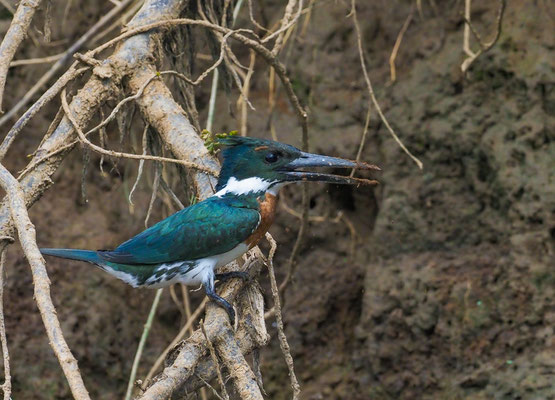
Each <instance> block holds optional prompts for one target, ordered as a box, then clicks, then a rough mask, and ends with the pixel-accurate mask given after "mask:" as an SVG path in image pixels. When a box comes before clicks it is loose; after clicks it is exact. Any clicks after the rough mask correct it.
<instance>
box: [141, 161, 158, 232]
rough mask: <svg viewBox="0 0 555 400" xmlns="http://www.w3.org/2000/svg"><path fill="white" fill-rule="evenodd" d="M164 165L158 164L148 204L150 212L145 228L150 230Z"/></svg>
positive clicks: (148, 211)
mask: <svg viewBox="0 0 555 400" xmlns="http://www.w3.org/2000/svg"><path fill="white" fill-rule="evenodd" d="M161 169H162V164H160V163H157V164H156V167H155V168H154V181H153V182H152V195H151V196H150V202H149V203H148V210H147V211H146V217H145V228H148V220H149V218H150V213H151V212H152V208H153V207H154V202H155V201H156V196H157V195H158V188H159V187H160V177H161V176H162V171H161Z"/></svg>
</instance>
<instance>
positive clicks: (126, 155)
mask: <svg viewBox="0 0 555 400" xmlns="http://www.w3.org/2000/svg"><path fill="white" fill-rule="evenodd" d="M61 100H62V106H63V108H64V112H65V113H66V116H67V118H68V119H69V120H70V121H71V123H72V124H73V127H74V128H75V131H76V132H77V134H78V136H79V139H80V141H81V142H82V143H83V144H85V145H87V146H88V147H90V148H91V149H92V150H94V151H96V152H97V153H100V154H105V155H108V156H112V157H119V158H130V159H133V160H150V161H160V162H171V163H175V164H180V165H183V166H186V167H188V168H193V169H196V170H199V171H203V172H206V173H208V174H211V175H214V176H217V172H216V171H213V170H212V169H210V168H207V167H205V166H202V165H199V164H197V163H193V162H189V161H185V160H178V159H175V158H167V157H158V156H149V155H138V154H130V153H122V152H119V151H114V150H106V149H103V148H102V147H100V146H97V145H95V144H94V143H92V142H91V141H90V140H89V139H87V137H86V136H85V134H84V133H83V131H82V130H81V128H80V127H79V124H77V121H76V120H75V117H74V116H73V113H72V112H71V110H70V109H69V105H68V103H67V99H66V90H65V88H64V89H63V90H62V96H61ZM97 128H98V127H97ZM94 129H96V128H94ZM91 131H92V130H91ZM91 131H89V132H87V133H90V132H91Z"/></svg>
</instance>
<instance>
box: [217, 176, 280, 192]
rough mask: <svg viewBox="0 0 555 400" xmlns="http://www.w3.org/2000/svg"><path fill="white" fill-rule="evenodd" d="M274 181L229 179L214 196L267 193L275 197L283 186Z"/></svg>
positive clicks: (253, 178)
mask: <svg viewBox="0 0 555 400" xmlns="http://www.w3.org/2000/svg"><path fill="white" fill-rule="evenodd" d="M275 182H276V181H267V180H265V179H262V178H258V177H252V178H247V179H241V180H237V179H236V178H235V177H233V176H232V177H231V178H229V180H228V181H227V183H226V184H225V186H224V187H223V188H222V189H220V190H219V191H218V192H217V193H216V194H215V195H214V196H218V197H222V196H224V195H226V194H228V193H230V194H234V195H238V196H240V195H244V194H248V193H266V192H269V193H271V194H273V195H277V192H278V191H279V189H280V188H281V186H283V184H282V183H275Z"/></svg>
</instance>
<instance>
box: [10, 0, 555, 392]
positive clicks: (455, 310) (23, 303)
mask: <svg viewBox="0 0 555 400" xmlns="http://www.w3.org/2000/svg"><path fill="white" fill-rule="evenodd" d="M6 2H7V3H10V4H13V2H11V1H8V0H7V1H6ZM58 3H59V4H58ZM74 3H75V4H71V5H70V6H69V7H70V11H69V15H70V18H68V19H67V20H64V21H63V23H55V24H53V25H52V41H51V42H50V43H44V41H43V35H41V33H40V32H39V31H42V30H43V26H42V25H43V22H42V18H43V16H44V10H42V11H41V13H40V15H39V16H38V17H37V19H36V21H35V22H34V24H33V28H32V32H33V34H32V35H31V38H30V39H27V41H26V42H24V44H23V45H22V46H21V49H20V50H19V51H18V53H17V56H16V59H26V58H33V57H43V56H46V55H51V54H56V53H59V52H61V51H63V50H64V49H65V48H67V47H68V44H70V43H73V42H74V41H75V40H76V39H77V38H78V37H79V36H80V35H82V34H83V33H84V32H85V31H86V30H87V29H88V27H89V26H90V25H92V24H93V23H94V22H96V21H97V20H98V18H99V17H100V16H101V15H103V14H104V13H105V12H106V11H107V10H109V9H110V8H111V7H112V6H113V5H111V4H110V2H108V1H106V2H103V1H80V2H74ZM278 3H279V2H275V1H268V0H265V1H260V2H254V15H255V17H256V19H257V20H258V21H259V22H260V23H262V24H263V25H268V26H269V25H272V24H273V23H274V22H275V20H276V19H277V18H278V17H277V15H278V14H277V13H276V10H281V9H282V6H283V5H282V4H280V3H279V4H278ZM370 3H371V4H370ZM413 3H414V4H413ZM463 3H464V2H463V1H445V2H435V1H421V2H418V1H417V2H409V1H395V2H389V1H373V2H368V1H359V4H358V7H357V9H358V20H359V23H360V26H361V30H362V35H361V37H362V43H363V49H364V52H365V54H366V62H367V67H368V72H369V75H370V78H371V79H372V82H373V85H374V89H375V91H376V94H377V97H378V100H379V101H380V104H381V106H382V108H383V111H384V113H385V114H386V116H387V118H388V120H389V122H390V123H391V125H392V127H393V128H394V129H395V131H396V133H397V134H398V135H399V137H400V139H401V140H402V141H403V143H404V144H405V145H406V146H407V147H408V148H409V150H410V151H411V152H412V153H413V154H414V155H415V156H416V157H418V158H419V159H420V160H421V161H422V162H423V164H424V169H423V170H420V169H418V167H417V166H416V164H415V163H414V162H413V161H412V160H411V159H410V158H409V157H408V156H407V155H406V154H405V153H404V152H403V151H402V150H401V148H400V147H399V146H398V144H397V143H396V142H395V141H394V140H393V139H392V137H391V135H390V134H389V133H388V131H387V130H386V129H385V127H384V125H383V122H382V121H381V120H380V118H379V117H378V115H377V114H376V112H375V111H372V114H371V117H370V123H369V130H368V134H367V136H366V139H365V141H364V148H363V151H362V159H363V160H365V161H369V162H372V163H376V164H378V165H380V166H381V167H382V169H383V172H382V173H381V174H380V175H379V177H378V179H379V180H380V183H381V184H380V186H379V187H376V188H373V187H370V188H369V187H359V188H357V187H336V186H331V185H317V184H314V185H312V186H311V187H310V204H309V206H310V216H311V221H310V223H309V229H308V232H307V235H306V238H305V240H304V242H303V244H302V246H301V248H300V252H299V254H298V257H297V260H298V267H297V272H296V275H295V277H294V279H293V281H292V283H291V284H290V285H289V286H288V287H287V289H286V291H285V293H284V296H283V302H284V307H283V315H284V321H285V325H286V333H287V335H288V339H289V342H290V345H291V350H292V354H293V357H294V359H295V363H296V364H295V366H296V372H297V376H298V377H299V380H300V383H301V386H302V390H303V398H305V399H315V400H316V399H397V398H403V399H412V398H429V399H446V398H449V399H459V398H460V399H465V398H472V399H482V398H483V399H486V398H487V399H489V398H499V399H547V398H554V397H555V383H554V382H555V336H554V332H553V329H554V328H553V327H554V326H555V301H554V300H553V299H554V298H555V293H554V289H555V267H554V261H553V260H554V251H555V245H554V243H555V217H554V214H555V182H554V174H555V148H554V144H553V139H554V137H555V133H554V132H555V89H554V87H555V86H554V71H553V68H554V57H555V56H554V53H553V49H554V46H555V43H554V37H555V36H554V35H553V27H554V19H553V18H554V10H553V7H552V5H551V7H549V5H550V3H549V2H548V1H541V0H538V1H537V2H524V1H511V2H509V4H508V7H507V9H506V11H505V14H504V17H503V21H502V33H501V35H500V37H499V40H498V41H497V43H496V44H495V45H494V46H493V47H492V49H491V50H489V51H488V52H486V53H484V54H482V55H480V57H478V58H477V59H476V60H475V61H474V62H473V63H472V65H471V66H470V68H469V70H468V72H467V73H466V75H463V74H462V72H461V63H462V62H463V60H464V59H465V58H466V56H465V54H464V52H463V26H464V19H463V17H462V12H463V11H464V4H463ZM475 3H476V4H473V6H472V21H473V23H474V24H475V26H476V29H477V30H478V31H479V32H480V35H481V36H482V37H483V38H484V40H485V41H488V40H490V38H492V37H493V36H494V34H495V31H496V17H497V12H498V7H499V2H498V1H493V0H492V1H485V2H475ZM52 4H53V16H54V17H53V19H54V20H55V21H62V20H63V14H64V7H65V6H66V4H65V2H61V1H58V0H53V1H52ZM307 6H310V12H307V13H305V14H303V16H302V17H301V20H300V22H299V23H298V27H297V29H296V30H295V33H294V34H293V35H291V37H290V39H289V40H288V42H287V43H286V47H285V49H284V51H283V52H282V54H281V59H282V61H283V62H284V63H286V65H287V67H288V73H289V75H290V77H291V80H292V83H293V86H294V88H295V90H296V92H297V94H298V95H299V97H300V98H301V100H302V102H303V104H305V105H306V106H307V108H308V110H309V135H310V149H311V151H314V152H319V153H323V154H328V155H333V156H341V157H346V158H355V157H356V154H357V151H358V149H359V145H360V141H361V137H362V133H363V128H364V125H365V121H366V114H367V108H368V104H369V102H368V101H369V98H368V91H367V87H366V83H365V80H364V76H363V73H362V70H361V66H360V61H359V54H358V51H357V47H356V46H357V38H356V33H355V29H354V26H353V23H352V19H351V18H349V17H348V14H349V11H350V3H348V2H342V1H326V0H318V1H312V2H310V3H309V5H307ZM2 7H3V6H0V18H1V20H0V32H2V33H4V32H5V31H6V29H7V27H8V26H9V23H10V21H11V14H10V13H9V12H8V11H6V10H5V9H4V8H2ZM279 15H281V14H279ZM409 15H412V17H411V20H410V23H409V24H408V27H407V29H406V32H405V34H404V36H403V38H402V42H400V46H399V50H398V54H397V57H396V60H395V65H396V80H395V82H392V81H391V68H390V64H389V58H390V55H391V52H392V50H393V47H394V44H395V42H396V40H397V39H398V35H399V32H400V30H401V28H402V27H403V25H404V24H405V23H406V22H407V17H408V16H409ZM248 21H249V16H248V10H247V8H246V7H245V9H244V10H243V11H242V12H241V13H240V14H239V17H238V19H237V26H241V25H242V24H248ZM33 36H34V37H33ZM197 42H198V43H197V46H198V47H199V49H200V50H199V51H200V53H201V54H202V53H204V54H209V50H208V49H207V44H206V43H205V39H204V37H200V36H199V37H198V40H197ZM471 43H473V46H474V49H478V45H477V43H476V42H475V40H474V39H472V41H471ZM234 46H235V45H234ZM234 50H236V54H237V55H238V57H239V58H240V60H241V61H242V63H243V64H245V65H248V64H249V52H248V51H247V50H246V49H244V48H243V49H241V47H240V46H237V48H236V49H235V47H234ZM209 65H210V61H206V60H205V59H203V58H202V57H200V58H199V60H197V66H196V67H195V68H197V69H198V71H202V70H204V69H205V68H206V67H207V66H209ZM49 66H50V65H49V64H40V65H32V66H19V67H16V68H13V69H11V70H10V73H9V75H8V83H7V86H6V92H5V93H6V94H5V100H4V106H3V108H4V110H9V109H10V107H11V106H13V105H14V104H15V103H16V102H17V101H18V100H19V99H20V98H21V97H22V96H23V95H24V94H25V92H26V91H27V90H28V89H29V87H31V86H32V85H33V84H34V82H35V81H36V78H37V76H40V75H41V74H42V73H43V72H44V71H46V70H48V68H49ZM256 66H257V68H256V72H255V73H254V75H253V76H252V84H251V88H250V93H249V99H250V101H251V102H252V104H253V105H254V107H255V108H256V111H252V110H250V111H249V114H248V125H247V128H248V132H247V133H248V135H249V136H258V137H265V138H272V137H275V138H277V139H278V140H280V141H283V142H287V143H291V144H293V145H297V146H300V145H301V141H300V128H299V126H298V122H297V119H296V116H295V113H294V111H293V110H292V109H291V107H290V106H289V103H288V101H287V98H286V96H285V93H284V91H283V90H282V89H277V92H272V93H274V95H273V96H271V98H272V102H270V101H269V98H270V97H269V91H270V90H271V85H270V84H269V83H270V81H271V79H273V78H272V77H271V75H269V71H268V68H267V66H266V65H264V64H263V63H262V62H259V61H258V62H257V65H256ZM196 75H198V72H197V74H196ZM278 86H279V85H278ZM76 87H77V86H76ZM209 96H210V81H209V80H207V81H205V82H204V83H203V85H202V87H201V88H200V89H198V92H197V98H196V100H197V108H198V110H199V113H200V121H201V125H202V128H204V125H205V122H206V119H207V107H208V100H209ZM236 99H237V92H236V90H232V91H231V92H229V93H227V94H226V91H225V89H224V88H222V89H221V90H220V93H219V96H218V100H217V103H216V110H217V113H216V118H215V119H214V125H213V129H212V130H213V131H216V132H220V131H225V132H228V131H230V130H234V129H239V128H240V122H239V117H240V112H239V111H238V110H237V108H236V107H235V103H236ZM114 104H115V102H114V103H113V104H111V106H112V107H113V105H114ZM59 105H60V104H59V100H58V99H56V101H55V102H54V103H53V104H51V105H50V106H49V107H48V109H47V111H46V112H43V113H41V114H40V115H38V116H37V117H35V118H34V119H33V120H32V121H31V122H30V123H29V125H28V126H27V127H26V129H25V131H24V132H23V133H22V134H21V136H20V137H19V138H18V139H17V141H16V142H14V145H13V148H12V149H11V151H10V153H8V156H7V157H6V159H5V160H4V164H5V165H6V167H8V168H9V169H10V170H11V171H18V170H20V169H22V168H23V167H24V166H25V164H26V162H27V158H26V155H28V154H30V153H32V152H33V151H34V150H35V149H36V147H37V145H38V144H39V142H40V140H41V139H42V137H43V135H44V133H45V132H46V129H47V127H48V125H49V124H50V122H51V121H52V120H53V118H54V116H55V114H56V111H57V109H58V107H59ZM128 122H130V123H129V124H128V125H129V126H128V128H127V129H126V134H128V135H129V139H130V140H128V141H127V142H129V143H131V145H129V146H130V147H129V148H128V150H130V149H134V151H135V152H137V153H140V152H141V137H142V134H143V129H142V123H141V122H140V118H139V117H138V112H137V114H136V116H135V117H134V118H133V117H128ZM8 125H9V124H8ZM1 129H2V135H4V132H6V131H7V125H5V126H2V128H1ZM107 135H108V141H109V142H108V143H109V144H110V146H111V148H116V149H117V148H118V146H119V143H120V129H118V124H116V123H113V124H110V125H108V127H107ZM99 163H100V156H98V155H97V154H88V153H85V155H84V153H83V152H82V151H81V149H79V148H76V149H75V150H74V151H73V152H72V153H71V154H70V155H69V156H68V157H67V158H66V160H65V161H64V163H63V166H62V168H60V170H59V172H58V173H57V174H56V175H55V177H54V181H55V185H54V187H53V188H52V189H51V190H49V191H48V192H46V193H45V195H44V196H43V198H42V199H41V200H40V201H39V202H38V203H37V204H36V205H35V206H34V207H33V208H32V209H31V213H30V216H31V219H32V221H33V222H34V223H35V224H36V228H37V238H38V243H39V245H41V246H48V247H78V248H93V249H95V248H109V247H113V246H115V245H117V244H119V243H120V242H122V241H123V240H125V239H127V238H129V237H130V236H132V235H134V234H136V233H137V232H138V231H140V230H142V229H143V228H144V218H145V215H146V211H147V208H148V204H149V201H150V196H151V190H152V181H153V170H152V168H145V173H144V176H143V178H142V179H141V181H140V183H139V187H138V189H137V191H136V192H135V194H134V204H133V205H130V204H129V202H128V195H129V192H130V190H131V187H132V186H133V183H134V181H135V178H136V177H137V166H138V163H137V162H135V161H131V160H115V159H106V160H105V163H104V165H103V170H104V172H102V171H101V170H100V169H99ZM84 165H86V167H84ZM175 171H176V168H175V167H174V166H167V167H166V169H165V171H164V173H165V174H166V175H165V177H166V178H167V180H168V181H169V182H170V183H171V184H172V187H173V188H174V189H175V191H176V193H177V195H178V196H179V197H180V198H181V200H182V201H183V202H184V203H188V202H189V200H190V197H189V196H190V195H189V194H188V192H187V191H186V190H185V189H184V188H182V187H180V181H179V176H178V174H177V173H176V172H175ZM362 176H364V174H362ZM160 197H161V198H160V199H158V200H157V201H156V202H155V204H154V208H153V211H152V215H151V217H150V223H153V222H155V221H157V220H159V219H161V218H163V217H165V216H167V215H168V213H170V212H172V210H171V206H169V205H168V203H169V202H168V201H165V200H164V199H163V198H162V197H163V196H160ZM281 200H282V203H281V204H282V207H280V210H279V216H278V219H277V221H276V223H275V224H274V226H273V227H272V228H271V230H270V232H271V233H272V234H273V235H274V238H275V239H276V240H277V242H278V245H279V247H278V250H277V254H276V259H275V266H276V269H277V273H278V280H280V279H283V278H284V275H285V273H284V270H283V269H280V266H285V265H286V264H287V260H288V258H289V256H290V254H291V251H292V248H293V245H294V242H295V239H296V237H297V231H298V229H299V225H300V219H299V217H298V215H299V213H300V204H301V193H300V189H299V187H287V188H286V189H285V190H283V192H282V195H281ZM169 204H171V203H169ZM173 211H175V210H173ZM48 270H49V273H50V279H51V281H52V296H53V300H54V303H55V305H56V308H57V311H58V316H59V318H60V321H61V323H62V328H63V331H64V334H65V335H66V339H67V341H68V343H69V345H70V347H71V349H72V351H73V353H74V355H75V357H76V358H77V360H78V361H79V366H80V369H81V372H82V375H83V378H84V380H85V384H86V386H87V388H88V389H89V390H90V392H91V395H92V397H93V398H99V399H112V398H122V397H123V395H124V393H125V388H126V386H127V381H128V378H129V372H130V370H131V365H132V362H133V357H134V354H135V351H136V346H137V343H138V341H139V338H140V335H141V333H142V330H143V325H144V323H145V320H146V316H147V314H148V311H149V309H150V306H151V303H152V299H153V296H154V292H152V291H148V290H135V289H132V288H130V287H128V286H126V285H124V284H123V283H121V282H120V281H117V280H115V279H112V278H110V277H109V276H107V275H106V274H103V273H102V272H100V271H98V270H97V269H94V268H91V267H89V266H87V265H84V264H79V263H73V262H69V261H61V260H53V259H49V260H48ZM260 283H261V285H262V286H263V288H264V289H265V293H266V296H267V300H268V303H269V304H271V295H270V291H269V283H268V280H267V276H266V275H265V274H263V275H262V277H261V279H260ZM4 285H5V288H4V290H5V292H4V308H5V314H6V317H5V318H6V332H7V336H8V341H9V345H10V355H11V367H12V376H13V397H14V398H43V399H52V398H60V399H61V398H69V397H70V396H71V394H70V391H69V388H68V386H67V383H66V382H65V379H64V377H63V375H62V373H61V370H60V367H59V366H58V362H57V360H56V358H55V356H54V355H53V353H52V350H51V349H50V347H49V345H48V340H47V337H46V336H45V334H44V327H43V325H42V322H41V318H40V315H39V313H38V310H37V308H36V304H35V302H34V300H33V287H32V278H31V274H30V272H29V267H28V265H27V262H26V260H25V259H24V257H23V255H22V253H21V251H20V249H19V248H17V247H16V246H11V247H10V248H9V251H8V253H7V264H6V274H5V279H4ZM191 298H192V301H193V303H194V305H196V304H198V303H200V301H201V300H202V298H203V294H202V292H198V293H195V292H193V293H191ZM183 323H184V317H183V315H182V313H181V312H180V309H179V308H178V306H177V305H176V304H175V302H174V301H173V300H172V299H171V297H170V295H169V292H168V291H165V293H164V294H163V295H162V299H161V304H160V307H159V309H158V312H157V315H156V318H155V320H154V324H153V327H152V331H151V334H150V336H149V338H148V341H147V345H146V347H145V353H144V356H143V359H142V361H141V364H140V366H139V373H138V376H137V377H138V378H139V379H142V378H143V377H144V376H145V375H146V373H147V372H148V370H149V369H150V367H151V366H152V364H153V362H154V360H155V359H156V358H157V357H158V355H159V354H160V353H161V351H162V350H163V349H164V348H165V347H166V346H167V345H168V344H169V343H170V342H171V341H172V339H173V338H174V337H175V335H176V334H177V332H178V331H179V330H180V327H181V326H182V324H183ZM268 328H269V330H270V333H271V335H272V341H271V343H270V345H269V346H268V347H266V348H263V349H262V350H261V358H262V374H263V377H264V386H265V389H266V392H267V393H268V397H269V398H272V399H285V398H289V397H290V388H289V379H288V376H287V367H286V365H285V363H284V361H283V357H282V355H281V352H280V349H279V343H278V341H277V340H276V332H275V330H274V329H275V327H273V326H272V325H271V324H268Z"/></svg>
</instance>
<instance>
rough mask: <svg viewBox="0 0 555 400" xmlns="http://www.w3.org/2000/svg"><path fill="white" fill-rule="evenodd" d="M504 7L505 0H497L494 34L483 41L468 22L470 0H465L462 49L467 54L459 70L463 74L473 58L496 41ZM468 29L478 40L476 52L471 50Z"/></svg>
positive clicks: (499, 34) (485, 50)
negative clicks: (486, 40) (485, 41)
mask: <svg viewBox="0 0 555 400" xmlns="http://www.w3.org/2000/svg"><path fill="white" fill-rule="evenodd" d="M505 7H506V1H505V0H499V10H498V12H497V19H496V30H495V35H494V36H493V39H492V40H490V41H489V42H487V43H484V42H483V41H482V39H481V38H480V35H479V34H478V32H477V31H476V29H475V28H474V26H473V25H472V23H471V22H470V0H466V2H465V15H464V19H465V24H464V40H463V50H464V52H465V53H466V54H467V55H468V57H467V58H466V59H465V60H464V61H463V62H462V64H461V71H462V72H463V74H464V73H466V71H468V68H470V65H471V64H472V63H473V62H474V60H476V59H477V58H478V57H479V56H480V55H482V54H484V53H485V52H487V51H489V50H490V49H491V48H492V47H493V46H494V45H495V43H497V40H499V36H501V27H502V24H501V23H502V21H503V14H504V12H505ZM469 30H471V31H472V34H473V35H474V37H475V38H476V40H477V41H478V44H479V45H480V50H478V51H477V52H476V53H474V52H472V50H471V49H470V44H469V42H470V38H469V36H470V34H469Z"/></svg>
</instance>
